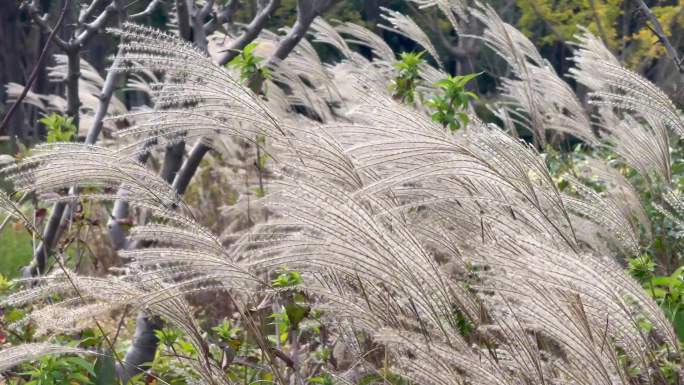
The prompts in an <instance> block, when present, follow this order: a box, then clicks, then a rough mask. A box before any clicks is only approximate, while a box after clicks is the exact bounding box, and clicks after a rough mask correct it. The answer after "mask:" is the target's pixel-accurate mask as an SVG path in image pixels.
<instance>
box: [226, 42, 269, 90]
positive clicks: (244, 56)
mask: <svg viewBox="0 0 684 385" xmlns="http://www.w3.org/2000/svg"><path fill="white" fill-rule="evenodd" d="M256 47H257V43H250V44H247V46H246V47H245V48H244V49H243V50H242V52H240V54H239V55H238V56H236V57H235V58H234V59H233V60H231V61H230V62H228V64H227V65H228V66H230V67H233V68H236V69H238V70H239V71H240V81H242V82H243V83H248V82H250V81H252V80H253V79H256V78H261V79H270V78H271V72H270V71H269V70H268V68H266V67H264V66H262V65H260V63H261V62H262V61H263V60H264V59H263V58H262V57H259V56H256V55H255V54H254V50H255V49H256ZM259 83H261V82H259Z"/></svg>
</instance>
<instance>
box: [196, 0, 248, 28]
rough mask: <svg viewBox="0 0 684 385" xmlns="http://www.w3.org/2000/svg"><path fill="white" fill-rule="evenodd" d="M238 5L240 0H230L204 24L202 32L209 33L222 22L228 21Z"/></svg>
mask: <svg viewBox="0 0 684 385" xmlns="http://www.w3.org/2000/svg"><path fill="white" fill-rule="evenodd" d="M239 5H240V2H239V1H238V0H231V1H230V2H229V3H228V4H227V5H226V6H225V7H223V8H222V9H221V10H220V11H219V12H218V13H217V14H216V15H215V16H214V17H213V18H212V19H211V20H209V21H208V22H207V23H205V24H204V33H206V34H207V35H211V34H212V33H214V31H216V30H217V29H218V28H219V27H221V25H222V24H223V23H226V22H228V21H230V20H231V18H232V17H233V15H234V14H235V11H237V9H238V6H239Z"/></svg>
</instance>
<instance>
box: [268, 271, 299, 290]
mask: <svg viewBox="0 0 684 385" xmlns="http://www.w3.org/2000/svg"><path fill="white" fill-rule="evenodd" d="M301 283H302V275H301V274H300V273H298V272H296V271H285V272H283V273H281V274H280V275H278V276H277V277H276V278H275V279H274V280H273V282H271V284H272V285H273V287H277V288H292V287H295V286H298V285H301Z"/></svg>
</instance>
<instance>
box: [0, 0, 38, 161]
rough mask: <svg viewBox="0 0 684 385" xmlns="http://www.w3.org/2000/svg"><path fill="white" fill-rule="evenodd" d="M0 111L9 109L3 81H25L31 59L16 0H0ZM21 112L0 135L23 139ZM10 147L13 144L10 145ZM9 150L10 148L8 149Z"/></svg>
mask: <svg viewBox="0 0 684 385" xmlns="http://www.w3.org/2000/svg"><path fill="white" fill-rule="evenodd" d="M0 42H2V44H0V114H2V116H3V117H4V115H5V114H6V113H7V111H8V109H9V105H8V104H7V94H6V92H5V87H4V85H5V84H8V83H10V82H14V83H18V84H25V82H26V80H27V77H28V75H27V74H26V71H27V67H28V63H30V62H33V56H34V55H33V52H31V51H30V48H31V47H30V45H28V44H26V42H27V36H26V33H25V31H24V28H23V26H22V23H21V10H20V9H19V5H18V4H17V2H16V1H1V2H0ZM22 112H23V111H21V110H19V111H18V112H17V113H16V114H15V116H14V117H12V119H11V120H10V122H9V127H8V129H7V130H5V132H0V135H8V136H10V138H14V137H16V138H19V140H25V139H26V137H27V135H26V134H27V132H26V131H25V130H24V128H25V127H24V116H23V113H22ZM13 147H14V146H13ZM11 150H12V151H13V150H14V149H11Z"/></svg>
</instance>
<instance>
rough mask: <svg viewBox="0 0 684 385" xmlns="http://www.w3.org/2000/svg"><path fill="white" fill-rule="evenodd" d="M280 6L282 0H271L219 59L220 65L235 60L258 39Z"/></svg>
mask: <svg viewBox="0 0 684 385" xmlns="http://www.w3.org/2000/svg"><path fill="white" fill-rule="evenodd" d="M279 6H280V0H269V2H268V4H267V5H266V6H265V7H264V8H263V9H262V10H261V11H260V12H259V13H258V14H257V15H256V16H255V17H254V19H252V21H251V22H250V23H249V24H248V25H247V27H246V28H245V30H244V31H243V32H242V34H241V35H240V36H239V37H238V38H237V39H235V40H233V41H232V42H231V43H230V46H229V47H228V48H227V52H226V53H225V55H223V56H222V57H221V58H220V59H219V64H221V65H224V64H226V63H228V62H230V61H231V60H233V59H234V58H235V57H236V56H237V55H239V54H240V51H241V50H242V49H244V48H245V46H247V44H249V43H251V42H252V41H253V40H254V39H256V38H257V36H259V33H260V32H261V30H263V29H264V26H265V25H266V22H267V21H268V19H270V18H271V16H273V13H274V12H275V11H276V9H278V7H279Z"/></svg>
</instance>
